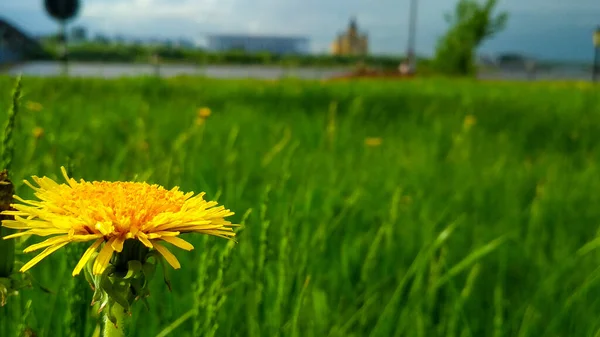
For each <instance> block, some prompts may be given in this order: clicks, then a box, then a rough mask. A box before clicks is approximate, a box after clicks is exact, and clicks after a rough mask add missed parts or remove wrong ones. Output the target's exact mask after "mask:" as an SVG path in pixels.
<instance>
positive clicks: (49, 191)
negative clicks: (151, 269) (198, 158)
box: [0, 167, 237, 276]
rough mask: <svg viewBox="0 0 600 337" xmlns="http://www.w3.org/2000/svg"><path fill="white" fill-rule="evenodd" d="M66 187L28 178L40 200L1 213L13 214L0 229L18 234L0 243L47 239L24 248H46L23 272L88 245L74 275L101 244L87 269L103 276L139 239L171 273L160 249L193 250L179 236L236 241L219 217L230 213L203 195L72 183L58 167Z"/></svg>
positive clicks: (158, 188) (137, 184)
mask: <svg viewBox="0 0 600 337" xmlns="http://www.w3.org/2000/svg"><path fill="white" fill-rule="evenodd" d="M61 170H62V173H63V176H64V177H65V179H66V181H67V183H66V184H59V183H57V182H55V181H54V180H52V179H50V178H48V177H43V178H39V177H37V176H33V180H34V181H35V183H37V185H38V186H39V187H35V186H33V185H32V184H31V183H30V182H29V181H25V183H26V184H27V185H29V187H31V188H33V189H34V190H35V195H36V197H37V198H38V199H39V200H23V199H22V198H20V197H18V196H15V199H17V200H18V201H20V202H21V204H13V205H12V206H13V207H14V209H15V210H9V211H4V212H2V213H0V214H4V215H13V216H14V217H15V219H14V220H5V221H4V222H3V224H2V225H3V226H4V227H7V228H12V229H16V230H19V231H20V232H19V233H16V234H13V235H9V236H7V237H5V238H4V239H10V238H15V237H19V236H25V235H38V236H50V235H54V236H53V237H52V238H49V239H47V240H45V241H43V242H41V243H37V244H33V245H31V246H29V247H27V248H26V249H25V250H24V252H31V251H35V250H38V249H41V248H45V249H44V251H42V252H41V253H40V254H39V255H37V256H36V257H34V258H33V259H32V260H31V261H29V262H28V263H26V264H25V265H24V266H23V267H22V268H21V271H22V272H24V271H26V270H28V269H30V268H31V267H33V266H34V265H35V264H37V263H38V262H40V261H41V260H42V259H43V258H45V257H47V256H48V255H50V254H51V253H53V252H55V251H56V250H58V249H60V248H61V247H63V246H65V245H67V244H69V243H72V242H89V241H92V242H93V243H92V245H91V246H90V247H89V248H88V249H87V251H86V252H85V253H84V254H83V256H82V257H81V259H80V260H79V263H78V264H77V265H76V267H75V269H74V270H73V276H75V275H77V274H79V273H80V272H81V270H82V268H83V267H84V266H85V264H86V263H87V261H88V260H89V259H90V258H91V257H92V255H93V254H94V252H95V251H96V250H97V249H98V248H99V247H100V246H101V245H102V244H104V245H103V246H102V248H101V249H100V252H99V253H98V256H97V257H96V259H95V261H94V264H93V266H92V270H93V274H94V275H98V274H102V273H103V272H104V270H105V269H106V268H107V266H108V264H109V262H110V260H111V257H112V256H113V253H115V252H117V253H119V252H121V251H122V250H123V243H124V242H125V240H127V239H134V240H139V241H140V242H141V243H142V244H143V245H145V246H146V247H148V248H150V249H155V250H156V251H157V252H158V253H160V254H161V255H162V256H163V257H164V258H165V260H166V261H167V262H168V263H169V264H170V265H171V266H172V267H173V268H175V269H178V268H180V264H179V262H178V261H177V258H176V257H175V256H174V255H173V254H172V253H171V252H170V251H169V250H168V249H167V248H166V246H164V243H165V242H166V243H170V244H172V245H174V246H176V247H178V248H181V249H185V250H188V251H189V250H192V249H193V248H194V247H193V246H192V245H191V244H190V243H189V242H187V241H185V240H183V239H181V238H179V237H178V236H179V235H180V234H182V233H190V232H197V233H203V234H209V235H215V236H219V237H224V238H231V237H233V236H235V233H234V232H233V228H232V227H233V226H237V225H232V224H231V223H230V222H228V221H226V220H225V219H224V218H225V217H228V216H231V215H233V212H231V211H229V210H228V209H225V208H224V207H223V206H217V202H214V201H205V200H204V199H203V196H204V193H200V194H199V195H196V196H193V195H194V193H193V192H190V193H183V192H181V191H179V189H178V188H177V187H175V188H173V189H171V190H166V189H164V188H163V187H161V186H158V185H150V184H147V183H140V182H107V181H93V182H86V181H84V180H83V179H81V181H80V182H77V181H76V180H75V179H73V178H69V177H68V175H67V172H66V170H65V168H64V167H61Z"/></svg>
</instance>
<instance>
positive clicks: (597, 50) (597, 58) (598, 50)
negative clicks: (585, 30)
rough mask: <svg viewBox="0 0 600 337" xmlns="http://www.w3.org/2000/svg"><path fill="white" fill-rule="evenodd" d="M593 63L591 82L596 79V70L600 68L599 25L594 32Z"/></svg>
mask: <svg viewBox="0 0 600 337" xmlns="http://www.w3.org/2000/svg"><path fill="white" fill-rule="evenodd" d="M593 42H594V61H593V62H594V63H593V64H592V82H596V81H597V80H598V71H599V70H600V64H598V63H600V26H598V27H597V28H596V31H595V32H594V39H593Z"/></svg>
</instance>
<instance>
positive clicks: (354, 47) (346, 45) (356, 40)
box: [331, 18, 369, 56]
mask: <svg viewBox="0 0 600 337" xmlns="http://www.w3.org/2000/svg"><path fill="white" fill-rule="evenodd" d="M331 53H332V54H333V55H352V56H358V55H367V54H368V53H369V37H368V36H367V34H360V33H359V31H358V25H357V23H356V18H352V19H350V24H349V25H348V30H347V31H346V32H345V33H342V34H339V35H338V36H337V38H336V39H335V41H333V43H332V44H331Z"/></svg>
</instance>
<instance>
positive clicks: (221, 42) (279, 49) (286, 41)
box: [207, 35, 308, 55]
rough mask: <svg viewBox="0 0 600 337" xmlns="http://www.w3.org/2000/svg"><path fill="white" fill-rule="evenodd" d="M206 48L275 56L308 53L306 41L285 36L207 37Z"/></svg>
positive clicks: (305, 39)
mask: <svg viewBox="0 0 600 337" xmlns="http://www.w3.org/2000/svg"><path fill="white" fill-rule="evenodd" d="M207 42H208V43H207V47H208V49H209V50H211V51H217V52H225V51H234V50H238V51H243V52H247V53H260V52H269V53H271V54H276V55H285V54H306V53H308V39H307V38H304V37H287V36H252V35H209V36H208V37H207Z"/></svg>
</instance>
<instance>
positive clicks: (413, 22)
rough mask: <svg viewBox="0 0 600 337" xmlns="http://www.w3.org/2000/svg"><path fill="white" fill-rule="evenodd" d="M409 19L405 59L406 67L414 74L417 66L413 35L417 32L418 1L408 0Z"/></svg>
mask: <svg viewBox="0 0 600 337" xmlns="http://www.w3.org/2000/svg"><path fill="white" fill-rule="evenodd" d="M409 1H410V8H409V18H408V45H407V48H406V57H407V58H408V65H409V67H410V68H411V70H412V71H413V72H414V71H415V70H416V66H417V60H416V53H415V35H416V31H417V7H418V6H417V5H418V0H409Z"/></svg>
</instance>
